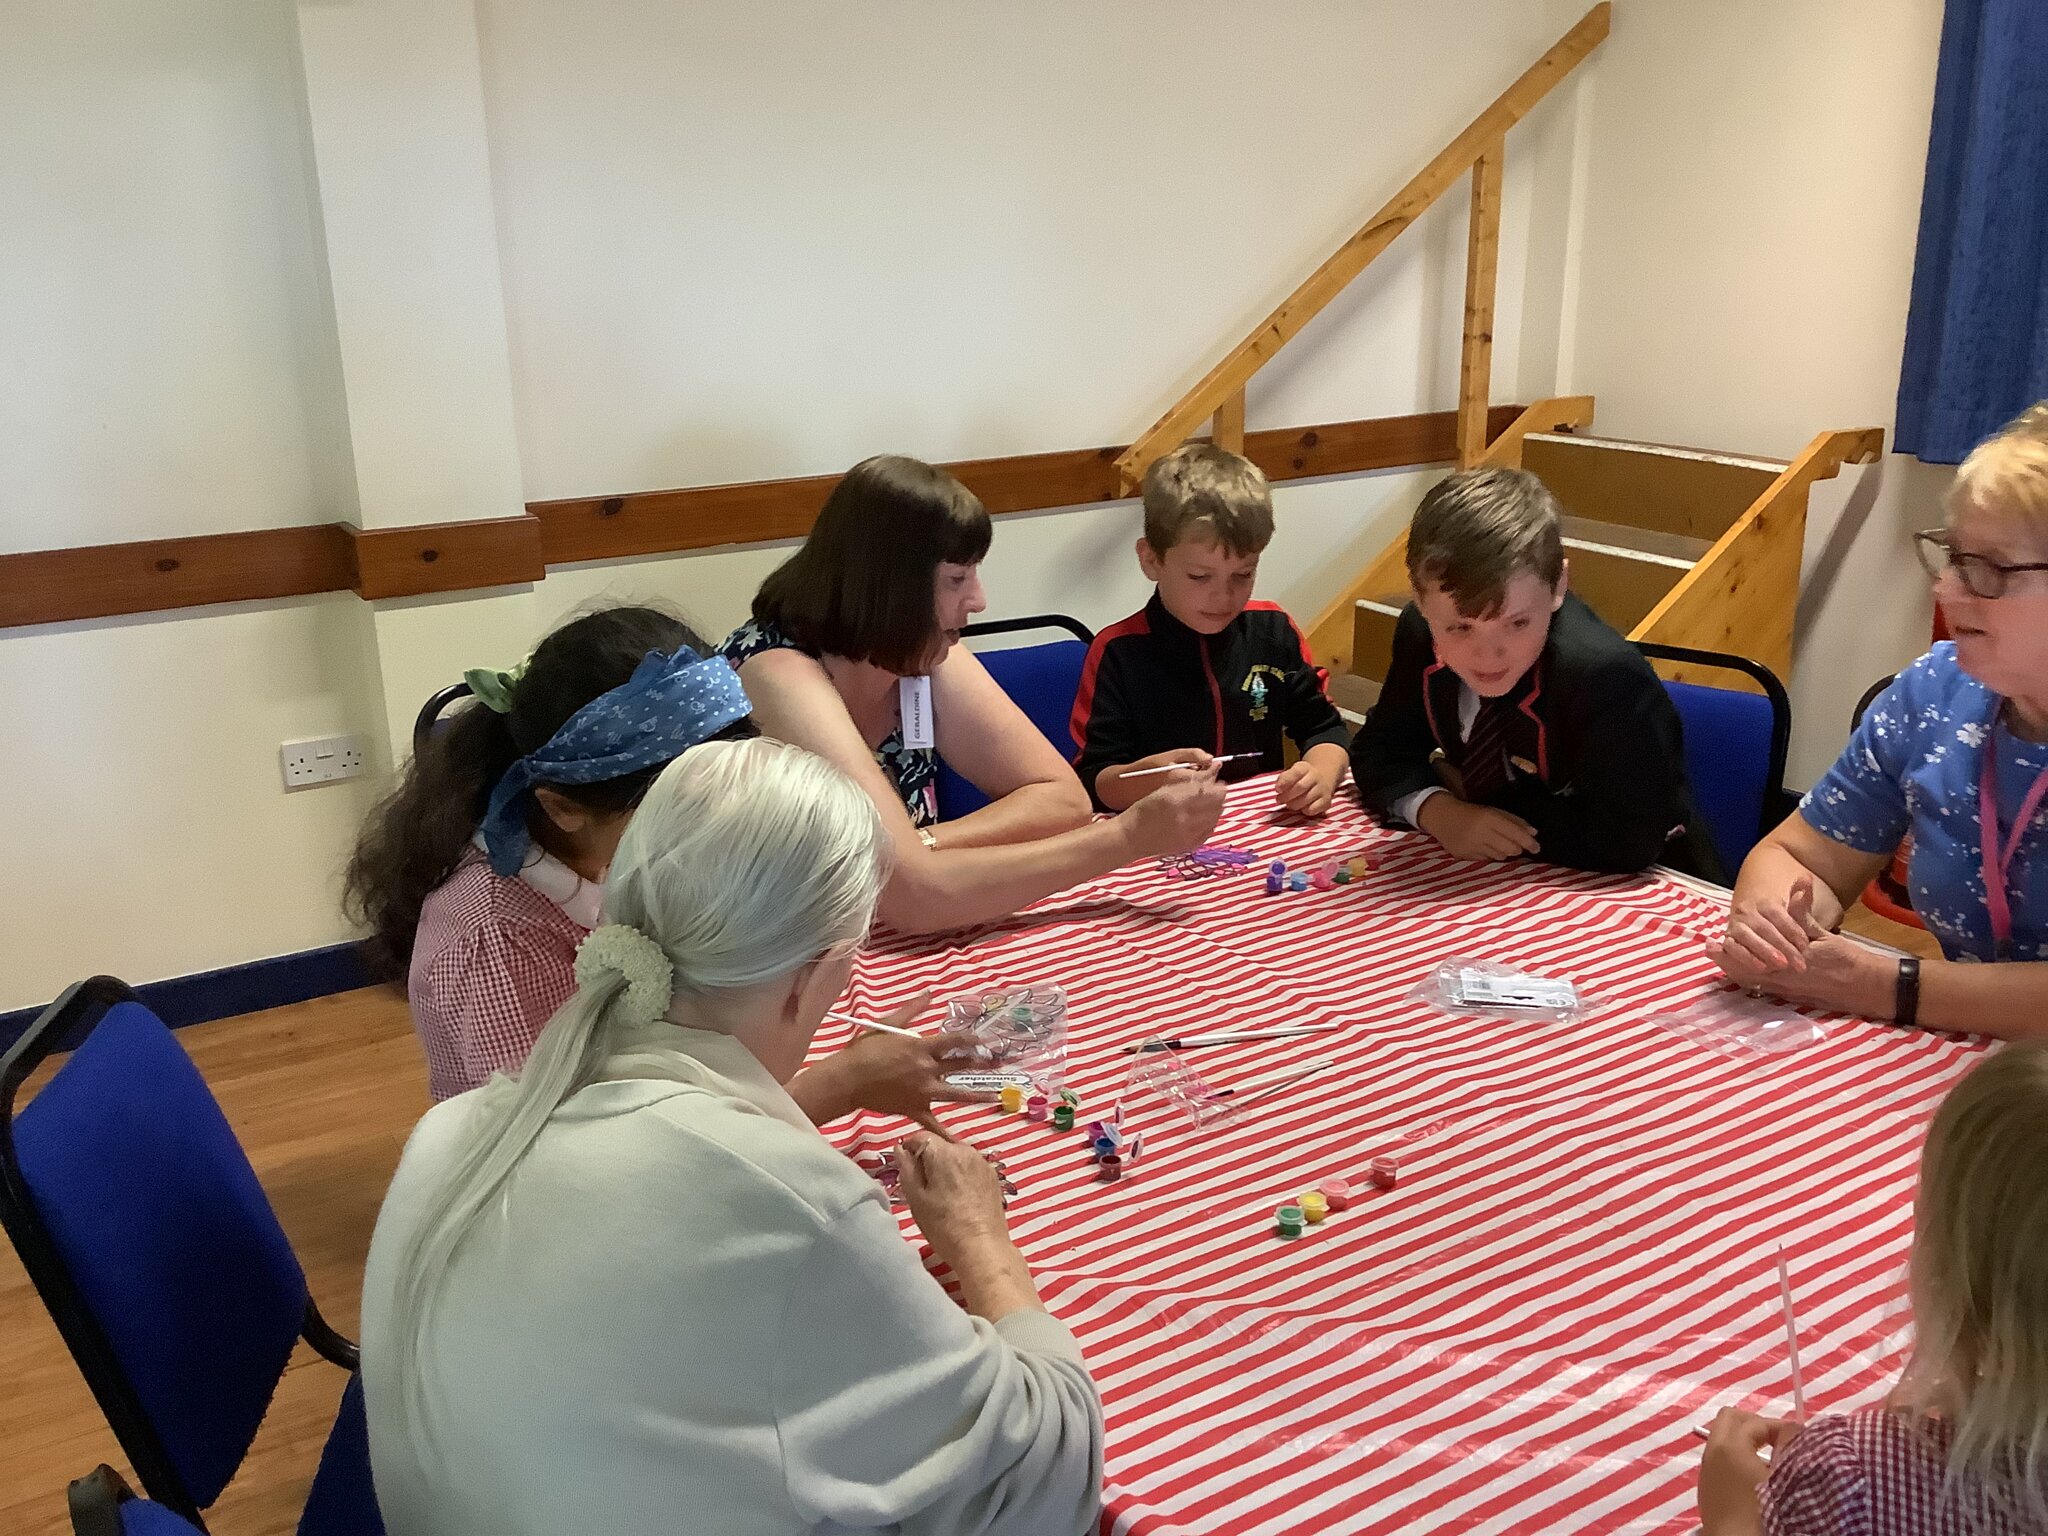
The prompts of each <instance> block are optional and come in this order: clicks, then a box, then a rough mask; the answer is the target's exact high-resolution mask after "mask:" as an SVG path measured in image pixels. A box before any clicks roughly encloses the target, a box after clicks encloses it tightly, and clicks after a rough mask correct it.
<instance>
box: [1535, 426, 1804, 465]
mask: <svg viewBox="0 0 2048 1536" xmlns="http://www.w3.org/2000/svg"><path fill="white" fill-rule="evenodd" d="M1522 441H1523V442H1524V443H1569V444H1571V445H1572V446H1573V447H1576V448H1617V449H1625V450H1628V451H1631V452H1635V453H1647V454H1652V455H1654V456H1656V457H1657V458H1661V459H1693V460H1697V461H1699V462H1700V463H1704V464H1728V465H1732V466H1733V467H1735V468H1737V469H1767V470H1769V471H1770V472H1771V473H1772V474H1773V475H1778V474H1781V473H1783V472H1784V470H1785V468H1786V463H1785V460H1783V459H1767V458H1764V457H1762V456H1761V455H1759V454H1752V453H1717V452H1715V451H1714V450H1713V449H1711V448H1686V447H1682V446H1680V445H1679V444H1677V443H1644V442H1637V441H1635V440H1634V439H1631V438H1625V437H1593V436H1591V435H1589V434H1587V433H1584V432H1531V433H1529V434H1528V435H1527V436H1526V437H1524V438H1523V439H1522Z"/></svg>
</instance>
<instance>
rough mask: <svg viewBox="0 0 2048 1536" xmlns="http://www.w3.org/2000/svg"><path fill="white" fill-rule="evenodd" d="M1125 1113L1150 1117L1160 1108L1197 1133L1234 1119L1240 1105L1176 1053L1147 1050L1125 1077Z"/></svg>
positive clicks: (1122, 1102)
mask: <svg viewBox="0 0 2048 1536" xmlns="http://www.w3.org/2000/svg"><path fill="white" fill-rule="evenodd" d="M1117 1103H1118V1105H1119V1106H1120V1109H1121V1112H1122V1113H1123V1114H1125V1115H1129V1116H1132V1117H1134V1118H1135V1117H1141V1116H1149V1114H1151V1113H1153V1112H1156V1111H1157V1110H1160V1109H1165V1110H1166V1111H1168V1112H1170V1113H1172V1114H1175V1115H1178V1116H1179V1117H1180V1118H1181V1120H1182V1121H1183V1122H1184V1123H1185V1124H1186V1125H1187V1126H1188V1127H1189V1128H1191V1129H1193V1130H1198V1131H1200V1130H1209V1129H1212V1128H1213V1127H1215V1126H1219V1125H1221V1124H1223V1123H1224V1122H1225V1121H1227V1120H1230V1119H1233V1118H1234V1117H1235V1116H1236V1114H1237V1110H1238V1105H1237V1104H1236V1103H1235V1102H1234V1101H1233V1100H1231V1099H1230V1098H1229V1097H1227V1096H1226V1095H1223V1094H1220V1093H1218V1092H1217V1090H1216V1089H1215V1088H1213V1087H1211V1086H1210V1084H1209V1083H1208V1082H1207V1081H1206V1080H1205V1079H1204V1078H1203V1077H1202V1074H1201V1073H1199V1072H1197V1071H1196V1070H1195V1069H1194V1068H1193V1067H1191V1066H1189V1065H1188V1064H1187V1062H1186V1061H1184V1060H1183V1059H1182V1058H1181V1056H1180V1054H1179V1053H1178V1052H1176V1051H1165V1050H1162V1051H1144V1052H1140V1053H1139V1056H1138V1059H1137V1061H1136V1062H1134V1063H1133V1064H1132V1066H1131V1070H1130V1071H1129V1072H1128V1073H1126V1074H1125V1075H1124V1091H1123V1096H1122V1097H1121V1098H1120V1099H1118V1100H1117Z"/></svg>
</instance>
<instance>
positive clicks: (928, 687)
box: [896, 677, 936, 751]
mask: <svg viewBox="0 0 2048 1536" xmlns="http://www.w3.org/2000/svg"><path fill="white" fill-rule="evenodd" d="M896 713H897V715H898V717H899V721H900V729H901V730H902V733H903V745H904V746H906V747H909V748H910V749H911V750H913V751H921V750H926V749H929V748H930V747H932V746H934V745H935V744H936V743H935V740H934V738H933V736H932V680H931V679H930V678H928V677H906V678H903V679H901V680H900V681H899V682H898V683H897V684H896Z"/></svg>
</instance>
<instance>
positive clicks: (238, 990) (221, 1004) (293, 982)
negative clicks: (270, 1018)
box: [0, 944, 375, 1050]
mask: <svg viewBox="0 0 2048 1536" xmlns="http://www.w3.org/2000/svg"><path fill="white" fill-rule="evenodd" d="M374 979H375V978H373V977H372V976H371V975H370V973H369V972H368V971H367V970H365V969H364V968H363V962H362V958H361V956H360V955H359V954H358V952H357V949H356V946H355V945H353V944H330V945H329V946H327V948H325V949H307V950H301V951H300V952H299V953H298V954H295V955H273V956H272V957H271V958H270V959H268V960H251V961H249V962H248V963H247V964H245V965H230V966H224V967H223V968H222V969H220V970H217V971H201V972H200V973H199V974H198V975H196V976H173V977H171V978H170V979H169V980H168V981H150V982H143V983H141V984H140V985H137V986H136V988H135V991H136V994H137V995H138V996H139V997H141V999H142V1001H143V1002H145V1003H147V1004H148V1005H149V1007H150V1010H151V1011H152V1012H154V1013H155V1014H156V1016H157V1017H158V1018H160V1019H162V1020H163V1021H164V1022H165V1023H166V1024H168V1025H170V1026H171V1028H173V1029H179V1028H182V1027H183V1026H185V1025H187V1024H204V1023H206V1022H207V1021H209V1020H211V1019H231V1018H234V1017H235V1016H236V1015H237V1014H243V1013H257V1012H260V1011H261V1010H262V1009H265V1008H281V1007H283V1006H284V1005H285V1004H286V1003H303V1002H305V1001H306V1000H307V999H308V998H313V997H326V996H328V995H329V994H330V993H334V992H352V991H354V990H355V989H356V988H357V987H367V986H369V985H371V984H372V982H373V981H374ZM42 1011H43V1010H42V1009H41V1008H20V1009H17V1010H15V1011H14V1012H13V1013H0V1050H4V1049H5V1048H6V1047H8V1046H10V1045H12V1044H13V1043H14V1042H15V1040H16V1039H18V1038H19V1037H20V1035H21V1032H22V1031H23V1030H25V1029H27V1028H28V1026H29V1025H30V1024H31V1023H33V1022H34V1021H35V1018H36V1016H37V1015H38V1014H40V1013H41V1012H42Z"/></svg>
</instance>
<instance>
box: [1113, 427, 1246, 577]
mask: <svg viewBox="0 0 2048 1536" xmlns="http://www.w3.org/2000/svg"><path fill="white" fill-rule="evenodd" d="M1186 538H1200V539H1205V540H1213V541H1214V542H1216V543H1218V544H1221V545H1222V546H1223V547H1224V548H1225V549H1226V550H1228V551H1229V552H1230V553H1231V554H1233V555H1237V556H1240V557H1242V556H1244V555H1256V554H1259V553H1260V552H1262V551H1263V550H1264V549H1265V547H1266V546H1267V545H1268V544H1270V543H1272V542H1273V491H1272V488H1271V487H1270V486H1269V485H1267V484H1266V476H1265V474H1264V472H1263V471H1262V470H1260V468H1259V466H1258V465H1256V464H1254V463H1253V462H1252V461H1251V460H1250V459H1247V458H1245V457H1244V456H1243V455H1242V454H1236V453H1232V452H1231V451H1230V450H1229V449H1228V448H1218V447H1217V446H1216V445H1215V444H1214V443H1184V444H1182V445H1181V446H1180V447H1178V448H1176V449H1174V450H1173V452H1171V453H1169V454H1166V455H1163V456H1162V457H1160V458H1158V459H1155V460H1154V461H1153V463H1152V467H1151V468H1150V469H1148V470H1146V471H1145V542H1146V543H1147V544H1150V545H1151V546H1152V549H1153V552H1154V553H1155V554H1161V555H1163V554H1165V553H1166V552H1167V551H1168V550H1169V549H1171V548H1173V546H1174V545H1176V544H1178V543H1179V542H1180V541H1181V540H1182V539H1186Z"/></svg>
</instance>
